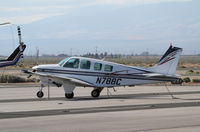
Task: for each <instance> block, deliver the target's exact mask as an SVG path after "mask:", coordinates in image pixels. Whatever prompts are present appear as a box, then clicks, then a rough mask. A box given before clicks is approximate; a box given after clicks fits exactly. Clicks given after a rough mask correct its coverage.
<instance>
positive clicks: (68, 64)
mask: <svg viewBox="0 0 200 132" xmlns="http://www.w3.org/2000/svg"><path fill="white" fill-rule="evenodd" d="M79 62H80V61H79V59H76V58H72V59H70V60H68V61H67V62H66V63H65V64H64V66H63V67H67V68H78V66H79Z"/></svg>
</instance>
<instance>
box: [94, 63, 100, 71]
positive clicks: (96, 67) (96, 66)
mask: <svg viewBox="0 0 200 132" xmlns="http://www.w3.org/2000/svg"><path fill="white" fill-rule="evenodd" d="M101 68H102V64H101V63H94V70H96V71H101Z"/></svg>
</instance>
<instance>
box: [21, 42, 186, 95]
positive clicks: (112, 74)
mask: <svg viewBox="0 0 200 132" xmlns="http://www.w3.org/2000/svg"><path fill="white" fill-rule="evenodd" d="M181 53H182V48H179V47H173V46H172V45H170V47H169V49H168V50H167V51H166V53H165V54H164V55H163V56H162V58H161V59H160V60H159V61H158V63H157V64H155V65H154V66H153V67H150V68H144V67H134V66H127V65H123V64H118V63H113V62H107V61H103V60H98V59H91V58H85V57H68V58H65V59H64V60H62V61H60V62H59V63H58V64H48V65H38V66H34V67H33V68H32V71H28V70H23V71H24V73H27V74H29V75H30V76H31V75H33V74H35V75H38V76H39V78H40V84H41V88H40V90H39V91H38V92H37V97H38V98H42V97H43V96H44V93H43V91H42V89H43V87H45V86H57V87H61V86H63V87H64V92H65V97H66V98H68V99H72V98H73V97H74V92H73V91H74V89H75V87H76V86H83V87H93V90H92V92H91V96H92V97H94V98H97V97H99V95H100V93H101V91H102V90H103V89H104V88H105V87H107V88H113V87H119V86H135V85H141V84H151V83H160V82H172V83H181V79H180V78H179V77H178V76H177V75H175V72H176V67H177V65H178V61H179V58H180V55H181Z"/></svg>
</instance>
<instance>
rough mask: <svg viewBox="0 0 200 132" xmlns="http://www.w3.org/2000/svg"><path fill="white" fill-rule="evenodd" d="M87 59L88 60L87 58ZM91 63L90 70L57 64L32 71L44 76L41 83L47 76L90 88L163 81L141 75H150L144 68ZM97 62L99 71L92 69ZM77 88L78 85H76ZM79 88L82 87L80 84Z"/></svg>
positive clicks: (39, 67)
mask: <svg viewBox="0 0 200 132" xmlns="http://www.w3.org/2000/svg"><path fill="white" fill-rule="evenodd" d="M87 59H88V58H87ZM88 60H90V61H91V66H90V67H91V68H90V69H87V70H86V69H81V68H80V66H79V68H75V69H74V68H66V67H63V66H60V65H58V64H55V65H40V66H36V67H34V68H33V69H37V72H38V73H40V74H43V75H46V77H45V76H42V77H40V79H41V81H42V82H43V83H45V82H46V83H47V82H49V80H48V77H47V76H57V77H60V78H73V79H75V80H80V81H83V82H86V83H88V84H89V85H87V86H91V87H116V86H131V85H139V84H148V83H157V82H161V81H163V80H160V79H159V78H154V79H153V78H147V77H144V76H143V74H148V73H151V71H148V70H146V69H145V68H137V67H131V66H125V65H121V64H116V63H111V62H106V61H100V60H95V59H88ZM96 62H98V63H101V64H102V68H101V70H99V71H96V70H94V69H93V67H94V64H95V63H96ZM105 65H112V66H113V69H112V72H105V71H104V69H105V68H104V67H105ZM51 81H55V82H58V83H61V84H62V83H63V82H62V81H61V80H57V79H55V80H54V79H51ZM166 81H167V80H166ZM76 86H78V84H76ZM81 86H83V85H82V84H81Z"/></svg>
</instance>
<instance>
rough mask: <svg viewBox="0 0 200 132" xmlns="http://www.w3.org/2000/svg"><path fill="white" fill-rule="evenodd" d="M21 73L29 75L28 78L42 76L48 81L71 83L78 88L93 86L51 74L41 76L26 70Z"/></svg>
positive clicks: (41, 74)
mask: <svg viewBox="0 0 200 132" xmlns="http://www.w3.org/2000/svg"><path fill="white" fill-rule="evenodd" d="M22 72H24V73H26V74H29V76H30V75H31V76H32V75H34V74H35V75H39V76H42V77H48V78H49V79H53V80H57V81H59V82H66V81H67V82H69V83H72V84H75V85H79V86H88V87H91V86H93V85H92V84H90V83H88V82H85V81H82V80H79V79H76V78H70V77H63V76H59V75H53V74H43V73H38V72H34V71H33V72H32V71H28V70H22Z"/></svg>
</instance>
